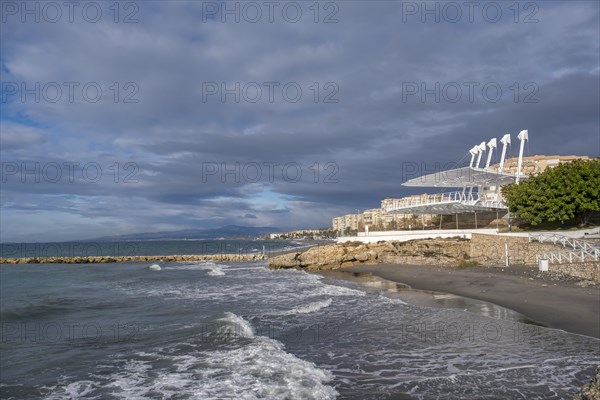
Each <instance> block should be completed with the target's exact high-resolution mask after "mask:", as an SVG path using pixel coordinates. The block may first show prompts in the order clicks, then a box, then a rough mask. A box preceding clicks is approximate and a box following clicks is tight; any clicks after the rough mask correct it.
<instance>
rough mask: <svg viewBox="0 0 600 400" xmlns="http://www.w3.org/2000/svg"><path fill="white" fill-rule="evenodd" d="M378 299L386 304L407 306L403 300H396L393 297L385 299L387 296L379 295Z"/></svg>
mask: <svg viewBox="0 0 600 400" xmlns="http://www.w3.org/2000/svg"><path fill="white" fill-rule="evenodd" d="M379 299H380V300H381V301H384V302H386V303H394V304H402V305H408V303H407V302H405V301H404V300H400V299H396V298H393V297H387V296H384V295H383V294H380V295H379Z"/></svg>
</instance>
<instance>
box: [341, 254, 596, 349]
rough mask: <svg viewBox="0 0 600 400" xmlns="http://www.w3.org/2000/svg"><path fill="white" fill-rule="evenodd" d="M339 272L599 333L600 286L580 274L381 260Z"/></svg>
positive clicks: (588, 333)
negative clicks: (556, 276)
mask: <svg viewBox="0 0 600 400" xmlns="http://www.w3.org/2000/svg"><path fill="white" fill-rule="evenodd" d="M338 271H345V272H348V273H371V274H373V275H375V276H378V277H380V278H383V279H386V280H390V281H393V282H397V283H402V284H406V285H409V286H410V287H411V288H413V289H420V290H428V291H436V292H443V293H451V294H455V295H459V296H463V297H468V298H472V299H478V300H483V301H487V302H491V303H494V304H497V305H499V306H502V307H505V308H508V309H511V310H514V311H516V312H518V313H520V314H523V315H525V316H526V317H528V318H529V319H531V320H533V321H535V322H537V323H540V324H543V325H544V326H547V327H549V328H555V329H561V330H564V331H567V332H571V333H576V334H581V335H586V336H591V337H595V338H600V287H598V286H590V287H581V286H578V285H577V282H578V280H576V279H574V280H553V279H551V278H550V277H551V276H552V275H548V276H547V278H545V279H544V278H541V279H540V278H538V277H537V276H538V275H539V274H537V273H536V271H537V270H536V269H534V268H526V267H514V268H499V267H495V268H485V267H477V268H469V269H457V268H447V267H434V266H425V265H401V264H377V265H365V266H354V267H348V268H343V269H339V270H338ZM338 276H340V275H338ZM533 276H535V278H534V277H533ZM340 277H341V276H340Z"/></svg>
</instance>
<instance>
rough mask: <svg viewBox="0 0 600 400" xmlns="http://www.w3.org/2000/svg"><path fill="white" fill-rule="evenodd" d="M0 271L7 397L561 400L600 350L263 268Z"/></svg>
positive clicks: (0, 370)
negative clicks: (515, 399) (523, 399)
mask: <svg viewBox="0 0 600 400" xmlns="http://www.w3.org/2000/svg"><path fill="white" fill-rule="evenodd" d="M150 265H151V263H112V264H86V265H77V264H71V265H62V264H50V265H39V264H33V265H2V266H1V267H0V297H1V304H0V313H1V314H0V319H1V330H0V332H1V336H0V352H1V357H0V394H1V397H2V398H4V399H30V398H31V399H33V398H36V399H37V398H43V399H78V398H82V399H146V398H152V399H336V398H337V399H432V398H449V399H453V398H455V399H464V398H472V399H513V398H527V399H536V398H539V399H562V398H569V397H570V396H572V395H574V394H576V393H577V392H578V391H579V389H580V388H581V385H583V384H584V383H586V382H587V381H588V380H589V379H590V377H591V376H592V374H593V371H594V368H595V366H596V365H597V364H598V363H599V361H600V350H599V348H600V341H599V340H597V339H594V338H590V337H586V336H581V335H575V334H570V333H567V332H564V331H560V330H554V329H548V328H543V327H538V326H532V325H526V324H521V323H519V322H516V321H514V320H511V319H501V318H490V317H487V316H484V315H482V314H481V313H473V312H466V311H463V310H461V309H448V308H439V307H427V306H422V305H421V306H418V305H413V304H410V303H408V302H405V301H403V300H401V299H399V298H395V297H391V296H390V295H388V293H387V292H386V291H385V290H383V289H381V288H379V287H375V286H364V285H360V284H359V283H357V282H352V281H343V280H336V279H332V278H329V277H324V276H321V275H315V274H308V273H305V272H303V271H296V270H279V271H271V270H268V269H266V268H265V263H264V262H260V263H235V264H231V263H229V264H224V263H220V264H219V263H211V262H202V263H167V264H162V263H160V266H161V269H160V270H158V269H149V266H150Z"/></svg>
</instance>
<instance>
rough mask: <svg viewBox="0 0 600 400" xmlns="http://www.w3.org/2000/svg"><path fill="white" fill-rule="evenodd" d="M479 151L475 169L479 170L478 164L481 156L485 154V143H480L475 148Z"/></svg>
mask: <svg viewBox="0 0 600 400" xmlns="http://www.w3.org/2000/svg"><path fill="white" fill-rule="evenodd" d="M477 149H478V150H479V155H478V156H477V166H476V167H475V168H479V163H481V156H482V155H483V153H485V142H481V144H480V145H479V146H477Z"/></svg>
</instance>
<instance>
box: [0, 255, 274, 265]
mask: <svg viewBox="0 0 600 400" xmlns="http://www.w3.org/2000/svg"><path fill="white" fill-rule="evenodd" d="M266 258H267V257H266V256H264V255H263V254H260V253H252V254H247V253H242V254H201V255H200V254H193V255H172V256H89V257H24V258H0V264H103V263H115V262H155V261H161V262H178V261H222V262H244V261H261V260H265V259H266Z"/></svg>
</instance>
